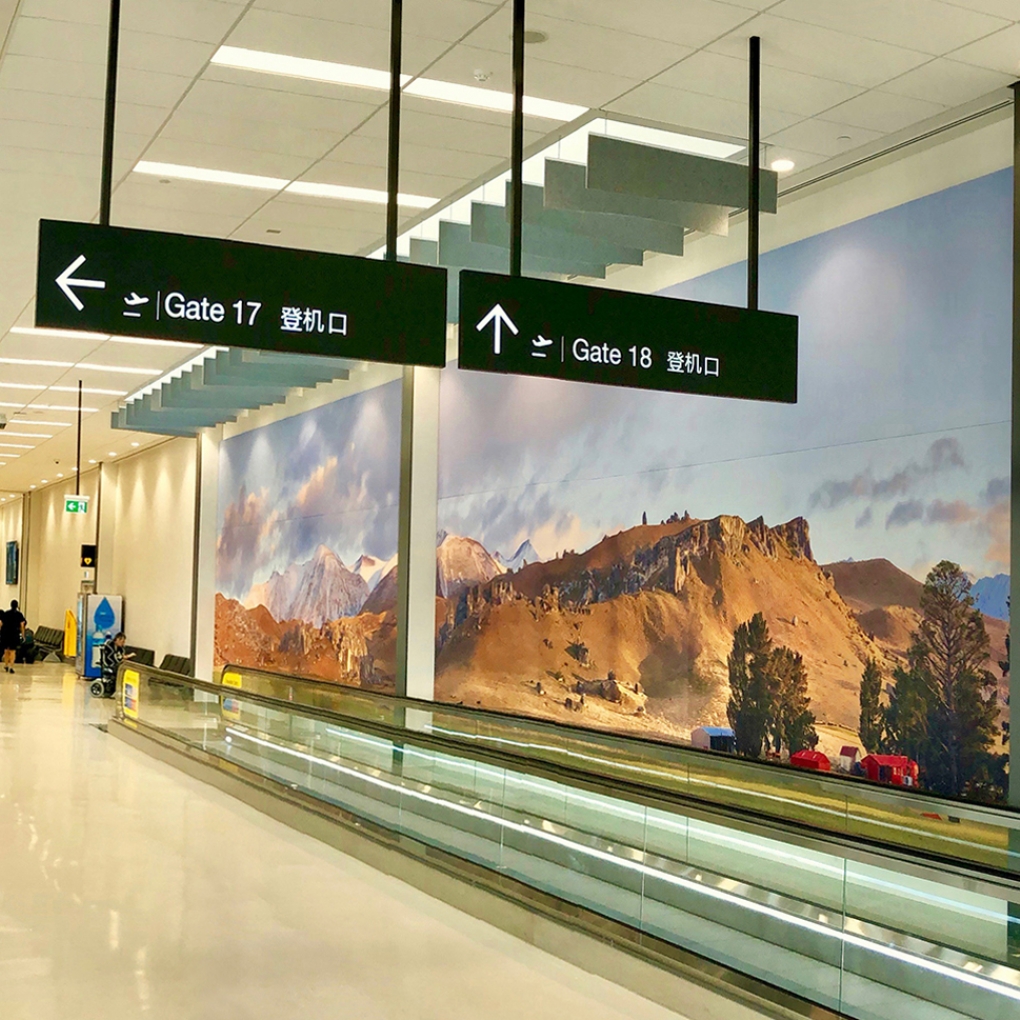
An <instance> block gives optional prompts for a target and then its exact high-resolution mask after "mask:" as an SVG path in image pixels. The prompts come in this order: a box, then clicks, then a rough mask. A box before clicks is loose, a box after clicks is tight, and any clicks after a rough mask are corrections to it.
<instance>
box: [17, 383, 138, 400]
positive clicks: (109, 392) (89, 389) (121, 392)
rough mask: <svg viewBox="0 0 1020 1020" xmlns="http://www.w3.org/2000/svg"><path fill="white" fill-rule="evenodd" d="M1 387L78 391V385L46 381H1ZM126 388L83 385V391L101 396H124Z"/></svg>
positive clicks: (59, 391)
mask: <svg viewBox="0 0 1020 1020" xmlns="http://www.w3.org/2000/svg"><path fill="white" fill-rule="evenodd" d="M0 389H4V390H36V391H38V390H51V391H52V392H54V393H77V392H78V387H77V386H48V385H47V384H46V383H16V382H0ZM126 392H127V391H126V390H100V389H96V388H94V387H92V386H83V387H82V393H96V394H99V395H100V396H103V395H105V396H108V397H122V396H124V394H125V393H126Z"/></svg>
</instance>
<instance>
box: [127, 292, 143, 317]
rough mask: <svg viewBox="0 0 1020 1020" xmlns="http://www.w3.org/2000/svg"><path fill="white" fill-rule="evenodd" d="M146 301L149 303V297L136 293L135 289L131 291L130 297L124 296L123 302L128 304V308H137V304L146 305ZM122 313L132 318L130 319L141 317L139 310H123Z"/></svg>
mask: <svg viewBox="0 0 1020 1020" xmlns="http://www.w3.org/2000/svg"><path fill="white" fill-rule="evenodd" d="M148 303H149V299H148V298H147V297H142V296H141V295H140V294H138V293H136V292H135V291H131V296H130V297H126V298H124V304H126V305H127V306H128V308H137V307H138V305H147V304H148ZM124 314H125V315H126V316H128V317H130V318H132V319H140V318H141V317H142V313H141V312H133V311H131V312H125V313H124Z"/></svg>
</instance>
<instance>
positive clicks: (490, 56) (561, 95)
mask: <svg viewBox="0 0 1020 1020" xmlns="http://www.w3.org/2000/svg"><path fill="white" fill-rule="evenodd" d="M476 72H481V73H484V74H486V75H488V78H487V79H486V81H485V84H486V86H487V87H489V88H493V89H497V90H499V91H502V92H510V91H511V90H512V88H513V80H512V69H511V67H510V57H509V55H507V56H505V58H504V56H503V55H502V54H494V53H493V52H492V51H491V50H485V49H480V48H478V47H475V46H456V47H454V48H453V49H452V50H451V51H450V52H449V53H447V54H445V55H444V56H443V57H442V58H441V59H440V60H438V61H437V62H436V63H435V64H434V65H433V66H432V67H430V68H429V70H428V76H429V77H430V78H438V79H440V80H441V81H451V82H457V83H458V84H463V85H475V86H477V85H478V84H479V83H478V81H477V80H476V78H475V73H476ZM642 80H643V78H625V77H623V76H622V75H620V74H616V73H610V72H607V71H591V70H588V69H585V68H579V67H568V66H567V65H565V64H557V63H553V62H551V61H548V60H544V59H540V58H538V57H533V56H532V55H531V50H530V49H529V51H528V59H527V64H526V66H525V69H524V91H525V92H526V93H527V94H528V95H529V96H537V97H538V98H540V99H554V100H557V101H558V102H561V103H576V104H577V105H579V106H587V107H588V108H590V109H597V108H599V107H602V106H604V105H605V104H606V103H608V102H610V101H611V100H613V99H615V98H616V97H617V96H619V95H621V94H622V93H624V92H627V91H628V90H629V89H632V88H633V87H634V86H635V85H637V84H639V83H640V81H642Z"/></svg>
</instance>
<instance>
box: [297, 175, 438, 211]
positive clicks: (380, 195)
mask: <svg viewBox="0 0 1020 1020" xmlns="http://www.w3.org/2000/svg"><path fill="white" fill-rule="evenodd" d="M286 191H287V193H288V194H294V195H307V196H309V197H311V198H335V199H339V200H340V201H341V202H370V203H372V204H373V205H385V204H386V203H387V202H388V201H389V196H388V195H387V194H386V192H385V191H379V190H377V189H375V188H352V187H349V186H348V185H346V184H316V183H314V182H313V181H295V182H294V183H293V184H288V185H287V188H286ZM438 201H439V199H438V198H426V197H425V196H424V195H405V194H404V193H403V192H401V193H399V194H398V195H397V204H398V205H402V206H406V207H407V208H409V209H431V208H432V206H434V205H435V204H436V202H438Z"/></svg>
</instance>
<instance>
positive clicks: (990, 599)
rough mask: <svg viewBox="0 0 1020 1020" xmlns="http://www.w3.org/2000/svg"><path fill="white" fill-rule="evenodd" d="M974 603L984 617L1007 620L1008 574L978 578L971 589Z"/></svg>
mask: <svg viewBox="0 0 1020 1020" xmlns="http://www.w3.org/2000/svg"><path fill="white" fill-rule="evenodd" d="M970 591H971V594H972V595H973V596H974V602H975V604H976V605H977V607H978V609H980V610H981V612H982V613H984V614H985V616H994V617H995V619H997V620H1008V619H1009V574H996V575H995V576H994V577H980V578H978V580H976V581H975V582H974V587H973V588H971V590H970Z"/></svg>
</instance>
